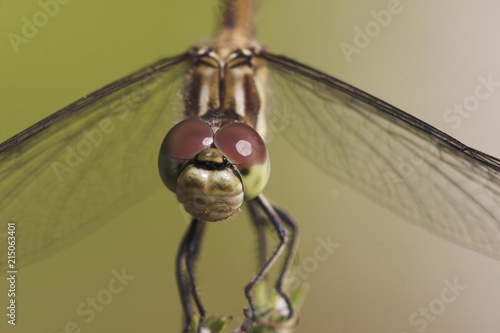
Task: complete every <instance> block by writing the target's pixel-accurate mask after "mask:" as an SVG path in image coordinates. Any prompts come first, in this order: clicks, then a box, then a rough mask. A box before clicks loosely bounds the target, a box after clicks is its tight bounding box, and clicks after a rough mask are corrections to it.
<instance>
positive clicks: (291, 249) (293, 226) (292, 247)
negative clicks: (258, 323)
mask: <svg viewBox="0 0 500 333" xmlns="http://www.w3.org/2000/svg"><path fill="white" fill-rule="evenodd" d="M273 208H274V210H275V211H276V212H277V213H278V215H279V217H280V218H281V221H282V222H283V223H285V225H286V226H287V227H288V228H289V231H290V233H289V243H288V248H287V252H286V255H285V260H284V262H283V266H282V267H281V271H280V274H279V276H278V279H277V280H276V284H275V288H276V291H277V292H278V294H279V295H280V296H281V297H283V299H284V300H285V302H286V305H287V307H288V315H287V316H286V319H290V318H292V316H293V312H294V310H293V306H292V303H291V302H290V299H289V298H288V296H287V295H286V294H285V292H284V291H283V281H284V280H285V278H286V274H287V273H288V271H289V270H290V265H291V263H292V261H293V256H294V254H295V251H296V249H297V240H298V239H297V234H298V225H297V223H295V221H294V220H292V219H291V218H290V217H289V216H288V214H286V213H285V212H284V211H282V210H281V209H279V208H278V207H276V206H273Z"/></svg>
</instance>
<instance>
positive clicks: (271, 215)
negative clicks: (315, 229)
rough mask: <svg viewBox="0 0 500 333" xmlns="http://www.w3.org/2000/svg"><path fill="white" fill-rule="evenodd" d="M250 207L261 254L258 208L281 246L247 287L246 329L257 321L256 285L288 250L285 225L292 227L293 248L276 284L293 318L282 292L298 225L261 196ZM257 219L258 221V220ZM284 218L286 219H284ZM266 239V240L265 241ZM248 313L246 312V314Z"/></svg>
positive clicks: (262, 241) (289, 305) (288, 301)
mask: <svg viewBox="0 0 500 333" xmlns="http://www.w3.org/2000/svg"><path fill="white" fill-rule="evenodd" d="M249 207H250V213H251V215H252V219H254V222H255V225H256V228H257V233H258V236H259V251H260V252H265V245H266V243H265V237H264V231H263V226H262V225H260V223H261V222H260V221H259V215H258V213H257V208H260V209H261V210H262V211H263V212H264V214H265V216H266V218H267V220H268V221H270V222H271V224H272V226H273V227H274V229H275V230H276V232H277V234H278V236H279V244H278V246H277V248H276V249H275V251H274V252H273V254H272V255H271V256H270V258H268V259H267V260H265V259H264V260H262V261H263V263H262V266H261V268H260V270H259V272H258V273H257V274H256V275H255V276H254V277H253V279H252V280H251V281H250V282H249V283H248V284H247V285H246V286H245V297H246V298H247V300H248V303H249V305H250V312H251V313H250V314H249V315H248V317H249V320H248V322H247V323H245V325H244V329H248V328H249V327H250V326H251V325H252V323H253V322H254V321H255V320H256V319H257V309H256V307H255V302H254V300H253V298H252V296H251V291H252V289H253V287H254V286H255V284H256V283H257V282H258V281H260V280H261V279H262V278H264V277H265V275H266V274H267V272H268V271H269V269H270V268H271V266H272V265H273V264H274V263H275V262H276V260H278V258H279V257H280V255H281V254H282V253H283V251H284V250H285V249H286V245H287V241H288V238H289V237H288V235H287V232H286V230H285V228H284V226H283V223H284V224H285V225H287V226H290V227H291V230H292V233H291V245H292V246H291V247H289V248H288V250H287V252H286V257H285V262H284V264H283V267H282V268H281V270H280V275H279V277H278V281H277V283H276V290H277V292H278V293H279V295H280V296H281V297H282V298H283V299H284V300H285V302H286V304H287V307H288V308H289V313H288V315H287V318H289V317H291V316H292V315H293V308H292V305H291V302H290V300H289V298H288V296H287V295H286V294H285V293H284V292H283V290H282V282H283V280H284V278H285V275H286V272H287V270H288V267H289V266H290V261H291V259H292V256H293V250H294V248H295V230H296V225H295V223H293V221H292V220H291V219H290V218H288V216H287V215H286V214H285V213H283V212H282V211H281V210H276V209H275V208H274V207H273V206H272V205H271V204H269V202H267V200H266V199H265V198H264V196H263V195H259V196H258V197H257V198H255V199H253V200H251V201H249ZM256 218H257V220H256ZM283 218H284V219H283ZM263 238H264V240H263ZM260 257H261V258H263V254H262V253H261V254H260ZM245 313H246V312H245Z"/></svg>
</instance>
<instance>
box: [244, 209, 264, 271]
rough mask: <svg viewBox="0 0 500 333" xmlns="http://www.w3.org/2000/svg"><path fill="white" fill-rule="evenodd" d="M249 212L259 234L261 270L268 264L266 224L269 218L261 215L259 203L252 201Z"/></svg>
mask: <svg viewBox="0 0 500 333" xmlns="http://www.w3.org/2000/svg"><path fill="white" fill-rule="evenodd" d="M248 210H249V212H250V217H251V219H252V222H253V225H254V227H255V231H256V233H257V241H258V243H259V245H258V246H259V268H260V267H262V266H263V265H264V263H265V262H266V254H267V241H266V233H265V225H264V224H265V223H267V216H263V215H262V214H261V210H260V209H259V206H257V203H256V202H254V201H253V200H252V201H249V202H248Z"/></svg>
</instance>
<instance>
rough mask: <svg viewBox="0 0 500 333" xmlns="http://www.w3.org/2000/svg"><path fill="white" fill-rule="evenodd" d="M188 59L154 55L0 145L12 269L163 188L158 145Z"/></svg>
mask: <svg viewBox="0 0 500 333" xmlns="http://www.w3.org/2000/svg"><path fill="white" fill-rule="evenodd" d="M186 59H187V57H186V56H185V55H181V56H179V57H174V58H167V59H163V60H160V61H159V62H157V63H155V64H153V65H151V66H149V67H147V68H144V69H142V70H140V71H138V72H136V73H134V74H132V75H129V76H127V77H125V78H123V79H121V80H119V81H116V82H114V83H112V84H110V85H108V86H106V87H104V88H102V89H100V90H98V91H96V92H94V93H92V94H91V95H88V96H85V97H84V98H82V99H80V100H78V101H77V102H75V103H73V104H71V105H70V106H68V107H66V108H64V109H62V110H60V111H58V112H56V113H54V114H53V115H51V116H49V117H48V118H46V119H44V120H42V121H40V122H39V123H37V124H35V125H33V126H32V127H30V128H28V129H27V130H25V131H23V132H22V133H20V134H18V135H16V136H15V137H13V138H12V139H10V140H8V141H6V142H4V143H3V144H1V145H0V197H1V201H0V219H1V221H0V222H1V225H0V228H1V229H0V233H1V234H3V236H5V235H6V232H7V230H6V229H7V223H8V222H15V223H16V239H17V244H16V254H17V256H16V257H17V261H18V265H17V266H18V267H19V266H20V265H24V264H27V263H29V262H32V261H36V260H38V259H41V258H43V257H45V256H48V255H50V254H52V253H53V252H56V251H58V250H60V249H62V248H65V247H67V246H70V245H72V244H74V243H75V242H76V241H78V240H79V239H81V238H83V237H86V236H87V235H88V234H89V233H91V232H93V231H95V230H96V229H98V228H99V227H100V226H102V225H103V224H104V223H105V222H106V221H109V220H110V219H111V218H112V217H113V216H115V215H117V214H119V213H120V212H122V211H123V210H124V208H126V207H127V206H130V205H132V204H134V203H136V202H138V201H140V199H142V198H144V197H146V196H147V195H148V194H151V193H152V192H153V191H154V190H156V189H157V188H158V187H159V186H161V181H159V179H160V178H159V175H158V171H157V158H158V152H159V146H160V144H161V142H162V140H163V137H164V136H165V134H166V133H167V131H168V129H169V128H170V127H171V125H172V121H173V119H172V115H174V114H176V113H178V111H179V110H180V108H181V106H182V105H181V96H180V90H181V88H182V84H183V77H184V73H185V70H186V62H187V61H186ZM5 240H6V238H0V242H2V243H3V242H5ZM4 245H5V244H4ZM4 245H2V248H4ZM5 248H6V247H5ZM6 254H7V251H0V256H1V257H0V261H1V262H7V260H6V258H5V256H6Z"/></svg>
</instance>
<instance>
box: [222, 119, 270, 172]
mask: <svg viewBox="0 0 500 333" xmlns="http://www.w3.org/2000/svg"><path fill="white" fill-rule="evenodd" d="M214 142H215V145H216V146H217V148H219V149H220V150H221V151H222V153H223V154H224V155H225V156H226V158H227V159H228V160H229V162H231V163H232V164H234V165H237V166H240V167H242V168H250V167H252V166H254V165H257V164H264V163H265V162H266V160H267V150H266V145H265V143H264V140H262V138H261V137H260V135H259V133H257V132H256V131H255V130H254V129H253V128H251V127H250V126H248V125H245V124H243V123H231V124H228V125H226V126H224V127H222V128H220V129H219V130H218V131H217V132H216V133H215V136H214Z"/></svg>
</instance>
